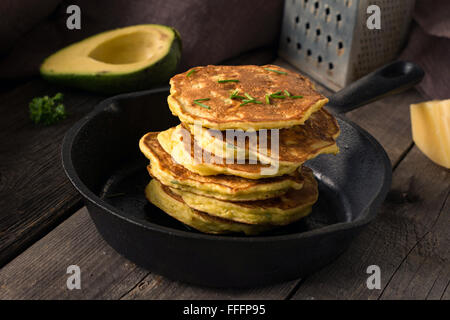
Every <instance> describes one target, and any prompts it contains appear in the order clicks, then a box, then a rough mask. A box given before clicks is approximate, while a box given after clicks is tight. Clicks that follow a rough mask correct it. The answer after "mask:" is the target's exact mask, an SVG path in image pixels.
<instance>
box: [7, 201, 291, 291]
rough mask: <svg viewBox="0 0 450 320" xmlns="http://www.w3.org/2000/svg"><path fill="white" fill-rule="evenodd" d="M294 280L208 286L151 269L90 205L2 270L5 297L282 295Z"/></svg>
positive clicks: (289, 289)
mask: <svg viewBox="0 0 450 320" xmlns="http://www.w3.org/2000/svg"><path fill="white" fill-rule="evenodd" d="M72 264H75V265H78V266H79V267H80V269H81V290H72V291H71V290H68V289H67V286H66V280H67V277H68V275H67V274H66V270H67V267H68V266H69V265H72ZM294 285H295V281H291V282H287V283H282V284H279V285H276V286H272V287H266V288H255V289H251V290H218V289H203V288H196V287H192V286H189V285H186V284H181V283H178V282H175V281H171V280H168V279H166V278H163V277H161V276H158V275H154V274H150V273H149V272H148V271H146V270H143V269H141V268H139V267H137V266H136V265H135V264H133V263H131V262H129V261H128V260H126V259H125V258H123V257H121V256H120V255H119V254H118V253H116V252H115V251H114V250H113V249H112V248H111V247H109V246H108V244H107V243H106V242H105V241H104V240H103V239H102V238H101V236H100V234H99V233H98V232H97V230H96V229H95V226H94V224H93V222H92V220H91V219H90V217H89V216H88V213H87V210H86V209H85V208H83V209H82V210H80V211H78V212H77V213H75V214H74V215H73V216H71V217H70V218H68V219H67V220H66V221H64V223H62V224H61V225H59V226H58V227H56V228H55V229H54V230H53V231H52V232H50V233H49V234H48V235H46V236H45V237H43V238H42V239H41V240H39V241H38V242H36V243H35V244H33V245H32V246H31V247H30V248H28V249H27V250H26V251H25V252H24V253H22V254H21V255H20V256H18V257H17V258H15V259H14V260H13V261H11V262H10V263H9V264H7V265H6V266H5V267H3V268H2V269H1V270H0V299H18V298H20V299H119V298H124V299H146V298H152V299H167V298H178V299H183V298H185V299H191V298H192V299H199V298H205V299H238V298H240V299H251V298H255V299H283V298H284V297H285V296H286V295H287V294H288V293H289V292H290V291H291V290H292V288H293V286H294Z"/></svg>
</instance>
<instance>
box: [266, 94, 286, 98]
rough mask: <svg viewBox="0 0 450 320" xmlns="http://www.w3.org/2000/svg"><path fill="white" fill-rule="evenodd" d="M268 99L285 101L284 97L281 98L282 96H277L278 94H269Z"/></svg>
mask: <svg viewBox="0 0 450 320" xmlns="http://www.w3.org/2000/svg"><path fill="white" fill-rule="evenodd" d="M270 97H271V98H274V99H286V97H285V96H282V95H279V94H271V95H270Z"/></svg>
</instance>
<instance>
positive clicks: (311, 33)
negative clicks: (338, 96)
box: [279, 0, 415, 90]
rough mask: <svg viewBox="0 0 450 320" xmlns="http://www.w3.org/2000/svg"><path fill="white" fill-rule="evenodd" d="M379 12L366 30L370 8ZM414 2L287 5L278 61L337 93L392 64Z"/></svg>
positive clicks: (305, 0)
mask: <svg viewBox="0 0 450 320" xmlns="http://www.w3.org/2000/svg"><path fill="white" fill-rule="evenodd" d="M373 4H375V5H378V6H379V7H380V9H381V29H378V30H377V29H373V30H370V29H368V28H367V25H366V21H367V18H368V17H369V16H370V14H367V7H368V6H369V5H373ZM414 4H415V0H398V1H397V0H395V1H394V0H370V1H369V0H285V4H284V16H283V25H282V30H281V37H280V44H279V55H280V56H281V57H282V58H284V59H285V60H287V61H288V62H290V63H291V64H292V65H294V66H296V67H297V68H299V69H300V70H301V71H302V72H305V73H306V74H308V75H310V76H311V77H312V78H314V79H315V80H317V81H319V82H320V83H322V84H323V85H325V86H326V87H328V88H330V89H332V90H339V89H341V88H343V87H345V86H346V85H347V84H349V83H351V82H353V81H355V80H357V79H359V78H360V77H362V76H364V75H366V74H367V73H369V72H371V71H373V70H374V69H376V68H378V67H381V66H382V65H383V64H386V63H387V62H389V61H391V60H393V59H394V58H395V57H396V55H397V54H398V53H399V51H400V49H401V48H402V46H403V43H404V40H405V39H406V36H407V34H408V30H409V23H410V21H411V16H412V11H413V9H414Z"/></svg>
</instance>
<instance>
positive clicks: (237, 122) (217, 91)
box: [168, 65, 328, 130]
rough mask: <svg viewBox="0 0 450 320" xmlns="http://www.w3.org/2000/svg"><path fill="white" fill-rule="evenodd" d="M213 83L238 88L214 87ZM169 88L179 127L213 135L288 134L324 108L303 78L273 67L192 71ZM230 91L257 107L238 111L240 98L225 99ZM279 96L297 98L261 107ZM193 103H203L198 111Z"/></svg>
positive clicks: (170, 100) (171, 105) (320, 99)
mask: <svg viewBox="0 0 450 320" xmlns="http://www.w3.org/2000/svg"><path fill="white" fill-rule="evenodd" d="M267 69H271V70H276V71H278V72H281V73H278V72H274V71H270V70H267ZM192 70H195V71H194V72H192ZM188 74H189V76H188ZM219 80H238V81H239V82H227V83H218V81H219ZM170 85H171V89H170V95H169V97H168V103H169V107H170V109H171V111H172V113H173V114H174V115H176V116H178V117H179V118H180V120H181V121H182V122H184V123H188V124H193V123H194V122H195V121H198V122H199V123H200V124H201V125H202V126H204V127H207V128H212V129H218V130H225V129H244V130H247V129H255V130H259V129H275V128H288V127H291V126H294V125H299V124H303V123H304V122H305V121H306V120H307V119H308V118H309V116H310V115H311V114H312V113H313V112H315V111H318V110H319V109H321V108H322V107H323V105H325V104H326V103H327V102H328V99H327V98H325V97H324V96H323V95H321V94H320V93H318V92H317V91H315V90H314V85H313V84H312V82H311V81H310V80H309V79H308V78H306V77H304V76H302V75H300V74H298V73H295V72H292V71H289V70H287V69H284V68H281V67H278V66H275V65H265V66H254V65H247V66H212V65H210V66H206V67H195V68H193V69H191V70H189V71H187V72H185V73H181V74H178V75H176V76H174V77H173V78H172V79H171V80H170ZM236 89H237V90H238V95H239V96H245V94H249V95H250V96H251V97H253V98H255V99H256V100H257V101H260V102H262V103H261V104H257V103H253V102H252V103H247V104H246V105H243V106H241V104H242V103H243V99H242V98H235V99H231V98H230V95H231V92H233V91H234V90H236ZM284 90H286V91H287V92H288V93H289V94H290V95H291V96H303V97H302V98H292V97H288V96H286V97H285V98H271V99H270V104H267V103H266V101H265V100H266V99H265V96H266V95H267V94H268V95H270V94H272V93H276V92H278V91H281V92H282V93H281V94H282V95H286V94H285V93H284ZM197 99H209V100H206V101H200V102H201V103H202V104H203V105H204V106H201V105H198V104H196V103H194V100H197ZM246 99H248V98H246ZM205 106H206V107H205Z"/></svg>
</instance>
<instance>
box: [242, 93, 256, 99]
mask: <svg viewBox="0 0 450 320" xmlns="http://www.w3.org/2000/svg"><path fill="white" fill-rule="evenodd" d="M244 94H245V96H246V97H247V98H249V99H250V100H255V98H253V97H252V96H251V95H249V94H248V93H244Z"/></svg>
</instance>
